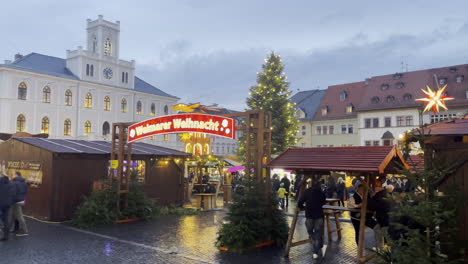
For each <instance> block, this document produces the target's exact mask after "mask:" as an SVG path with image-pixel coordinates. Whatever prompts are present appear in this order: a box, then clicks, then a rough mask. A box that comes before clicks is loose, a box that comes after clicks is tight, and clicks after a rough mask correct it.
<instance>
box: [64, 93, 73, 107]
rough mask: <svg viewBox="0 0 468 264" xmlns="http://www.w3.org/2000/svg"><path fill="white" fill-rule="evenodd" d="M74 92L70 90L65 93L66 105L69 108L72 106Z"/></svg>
mask: <svg viewBox="0 0 468 264" xmlns="http://www.w3.org/2000/svg"><path fill="white" fill-rule="evenodd" d="M72 99H73V98H72V91H70V89H68V90H67V91H66V92H65V105H68V106H71V105H72Z"/></svg>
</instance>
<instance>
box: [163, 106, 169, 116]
mask: <svg viewBox="0 0 468 264" xmlns="http://www.w3.org/2000/svg"><path fill="white" fill-rule="evenodd" d="M164 114H165V115H168V114H169V107H167V105H166V106H164Z"/></svg>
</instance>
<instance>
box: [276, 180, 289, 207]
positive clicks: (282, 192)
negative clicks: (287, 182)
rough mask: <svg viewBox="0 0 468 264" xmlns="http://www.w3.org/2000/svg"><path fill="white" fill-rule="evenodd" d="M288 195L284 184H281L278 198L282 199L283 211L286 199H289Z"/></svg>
mask: <svg viewBox="0 0 468 264" xmlns="http://www.w3.org/2000/svg"><path fill="white" fill-rule="evenodd" d="M287 193H288V192H287V191H286V188H284V184H283V183H281V184H280V187H279V189H278V198H279V199H280V203H281V208H283V209H284V199H285V198H286V197H287Z"/></svg>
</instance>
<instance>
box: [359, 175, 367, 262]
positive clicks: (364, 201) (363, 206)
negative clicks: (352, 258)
mask: <svg viewBox="0 0 468 264" xmlns="http://www.w3.org/2000/svg"><path fill="white" fill-rule="evenodd" d="M363 185H364V191H363V197H362V203H361V222H360V225H359V240H358V241H359V244H358V256H357V260H358V261H359V260H360V259H361V258H362V257H363V256H364V242H365V235H366V234H365V230H366V214H367V209H366V208H367V195H368V192H369V175H366V177H365V178H364V182H363Z"/></svg>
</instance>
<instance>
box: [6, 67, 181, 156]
mask: <svg viewBox="0 0 468 264" xmlns="http://www.w3.org/2000/svg"><path fill="white" fill-rule="evenodd" d="M21 82H24V83H26V85H27V98H26V100H19V99H18V85H19V84H20V83H21ZM45 86H49V87H50V89H51V99H50V103H44V102H43V101H42V96H43V88H44V87H45ZM67 89H70V90H71V91H72V96H73V97H72V100H73V101H72V105H71V106H67V105H65V91H66V90H67ZM88 92H89V93H91V95H92V98H93V106H92V108H85V106H84V104H85V96H86V94H87V93H88ZM105 96H109V97H110V99H111V110H110V111H105V110H104V98H105ZM122 98H126V99H127V109H128V111H127V113H122V112H121V100H122ZM137 100H141V101H142V103H143V109H142V110H143V111H142V114H141V115H137V114H136V101H137ZM176 102H177V99H176V98H169V97H162V96H157V95H152V94H146V93H140V92H136V91H133V90H129V89H123V88H116V87H112V86H106V85H100V84H94V83H88V82H84V81H75V80H69V79H64V78H58V77H53V76H49V75H41V74H37V73H31V72H26V71H20V70H14V69H10V68H1V69H0V132H3V133H15V132H16V119H17V117H18V115H20V114H23V115H24V116H25V117H26V132H28V133H32V134H38V133H40V132H41V121H42V118H43V117H48V118H49V121H50V127H49V136H50V138H69V139H90V140H91V139H110V136H107V137H104V136H103V134H102V132H103V131H102V129H103V128H102V126H103V124H104V122H106V121H107V122H109V124H110V125H112V123H116V122H133V121H141V120H145V119H149V118H152V117H153V116H151V115H150V105H151V103H155V105H156V116H162V115H164V106H166V105H167V106H168V108H169V114H173V112H172V109H171V107H170V106H171V105H174V104H175V103H176ZM66 119H70V121H71V123H72V127H71V128H72V133H71V136H65V135H64V122H65V120H66ZM88 120H89V121H90V122H91V134H89V135H84V124H85V122H86V121H88ZM144 142H147V143H151V144H157V145H161V146H165V147H169V148H174V149H182V148H183V147H182V142H180V141H179V140H178V137H177V136H176V135H175V134H174V135H169V140H167V141H166V140H164V137H163V136H156V137H155V139H154V140H152V139H145V140H144Z"/></svg>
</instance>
